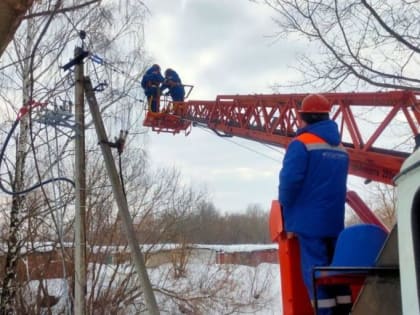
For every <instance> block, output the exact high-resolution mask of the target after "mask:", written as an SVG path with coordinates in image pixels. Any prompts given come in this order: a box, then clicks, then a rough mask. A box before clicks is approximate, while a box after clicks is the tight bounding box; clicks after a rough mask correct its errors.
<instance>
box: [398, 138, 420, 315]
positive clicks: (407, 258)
mask: <svg viewBox="0 0 420 315" xmlns="http://www.w3.org/2000/svg"><path fill="white" fill-rule="evenodd" d="M416 140H417V141H416V143H417V146H416V150H415V151H414V153H413V154H412V155H411V156H410V157H409V158H408V159H407V160H406V161H405V162H404V163H403V165H402V167H401V171H400V173H399V174H398V175H397V176H396V178H395V184H396V185H397V196H398V200H397V216H398V217H397V221H398V249H399V250H398V252H399V265H400V281H401V302H402V311H403V314H407V315H410V314H420V306H419V302H420V301H419V300H420V298H419V292H420V149H419V147H420V139H419V137H417V139H416Z"/></svg>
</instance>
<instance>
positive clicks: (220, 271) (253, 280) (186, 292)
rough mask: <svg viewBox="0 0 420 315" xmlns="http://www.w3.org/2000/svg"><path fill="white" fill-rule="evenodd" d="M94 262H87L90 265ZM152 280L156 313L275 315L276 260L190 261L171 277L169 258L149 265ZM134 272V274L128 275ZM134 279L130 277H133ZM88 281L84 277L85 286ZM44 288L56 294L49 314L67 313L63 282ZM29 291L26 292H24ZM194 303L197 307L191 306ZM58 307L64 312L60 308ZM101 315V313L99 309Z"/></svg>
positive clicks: (129, 310) (105, 271)
mask: <svg viewBox="0 0 420 315" xmlns="http://www.w3.org/2000/svg"><path fill="white" fill-rule="evenodd" d="M94 267H95V266H94V265H90V266H89V268H90V269H91V270H92V268H94ZM113 271H114V267H113V266H112V265H107V266H106V268H103V266H102V270H101V274H100V276H99V281H98V282H97V283H96V287H98V286H103V287H104V288H106V287H107V286H108V283H109V280H110V277H111V275H112V274H114V273H113ZM128 272H132V267H131V266H129V265H127V266H126V267H125V268H120V271H119V273H118V274H119V276H120V277H121V279H127V277H126V276H127V273H128ZM149 276H150V280H151V281H152V283H153V285H154V286H156V287H159V288H164V290H162V291H161V292H164V293H165V294H162V293H158V292H157V293H156V299H157V303H158V305H159V308H160V312H161V314H168V315H169V314H170V315H178V314H179V315H185V314H190V315H192V314H194V315H206V314H209V315H222V314H255V315H281V314H282V307H281V299H280V274H279V266H278V265H276V264H266V263H263V264H260V265H258V266H257V267H255V268H254V267H249V266H241V265H216V264H211V265H210V264H209V265H206V264H190V265H188V268H187V270H186V274H185V277H180V278H178V279H176V278H175V277H174V276H173V268H172V265H171V264H166V265H162V266H160V267H159V268H155V269H151V270H149ZM133 278H135V277H133ZM134 281H135V279H133V282H134ZM90 285H91V284H89V283H88V290H89V287H91V286H90ZM31 287H32V290H29V291H32V292H35V291H36V290H37V287H38V281H32V283H31ZM47 287H48V292H49V294H51V295H55V296H61V297H62V298H61V299H60V301H59V302H58V304H57V305H56V306H54V307H53V308H52V311H53V314H71V313H70V312H69V309H70V306H69V305H70V304H69V302H68V300H66V298H64V297H65V296H66V295H67V294H66V293H67V292H68V291H67V290H68V289H67V283H66V281H64V280H62V279H56V280H49V281H48V283H47ZM28 293H29V292H28ZM172 295H182V297H183V298H186V299H189V300H191V301H192V302H191V304H189V303H188V302H183V300H182V299H174V298H173V297H171V296H172ZM191 305H195V306H196V307H197V308H195V309H194V308H193V306H191ZM63 311H64V313H63ZM139 312H140V311H139V309H138V306H135V305H127V306H126V307H124V306H120V307H119V311H118V312H115V311H110V312H109V313H107V314H109V315H115V314H124V315H132V314H133V315H134V314H139ZM103 315H106V314H103Z"/></svg>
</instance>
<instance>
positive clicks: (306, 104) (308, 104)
mask: <svg viewBox="0 0 420 315" xmlns="http://www.w3.org/2000/svg"><path fill="white" fill-rule="evenodd" d="M330 110H331V104H330V102H329V101H328V99H327V98H326V97H325V96H324V95H321V94H309V95H308V96H306V97H305V98H304V99H303V101H302V105H301V107H300V109H299V113H329V112H330Z"/></svg>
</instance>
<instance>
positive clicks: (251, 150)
mask: <svg viewBox="0 0 420 315" xmlns="http://www.w3.org/2000/svg"><path fill="white" fill-rule="evenodd" d="M198 127H199V128H201V129H202V130H204V131H205V132H207V133H210V134H211V130H210V129H208V128H206V127H202V126H198ZM221 139H223V140H226V141H228V142H230V143H233V144H235V145H237V146H239V147H241V148H243V149H246V150H248V151H250V152H253V153H256V154H258V155H259V156H262V157H264V158H266V159H269V160H271V161H274V162H276V163H279V160H277V159H274V158H272V157H271V156H269V155H266V154H264V153H261V152H258V151H257V150H254V149H252V148H250V147H247V146H246V145H243V144H240V143H238V142H235V141H233V140H232V139H230V138H226V137H222V138H221ZM261 144H262V143H261ZM263 145H265V146H267V147H268V145H267V144H263ZM270 148H271V147H270ZM271 149H272V150H275V151H276V152H278V153H279V154H281V152H280V151H279V150H276V149H275V148H271Z"/></svg>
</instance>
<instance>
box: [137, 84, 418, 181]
mask: <svg viewBox="0 0 420 315" xmlns="http://www.w3.org/2000/svg"><path fill="white" fill-rule="evenodd" d="M306 95H307V94H272V95H220V96H218V97H217V98H216V100H215V101H194V100H191V101H188V102H184V103H178V104H177V105H176V106H174V108H173V109H172V108H169V109H167V110H165V112H164V114H163V115H160V116H159V117H160V118H159V119H151V118H150V117H149V116H150V114H154V113H148V116H147V117H146V119H145V121H144V125H145V126H150V127H152V128H153V129H154V130H155V131H157V132H161V131H162V132H173V133H178V132H180V131H182V130H186V129H188V128H189V127H190V126H191V123H192V122H193V123H198V124H200V123H201V124H203V125H204V126H205V127H207V128H210V129H213V130H215V131H218V132H220V133H224V134H227V135H232V136H238V137H242V138H246V139H249V140H253V141H258V142H263V143H268V144H272V145H276V146H279V147H283V148H284V147H286V146H287V145H288V143H289V142H290V141H291V140H292V138H293V136H294V133H295V132H296V130H297V129H298V127H299V126H300V119H299V116H298V115H297V108H298V106H299V105H300V103H301V101H302V99H303V98H304V97H305V96H306ZM323 95H325V96H326V97H327V98H328V99H329V100H330V101H331V103H332V104H333V111H332V119H334V120H336V121H337V122H339V125H340V131H341V135H343V134H347V135H348V137H349V139H350V141H349V142H343V145H344V146H345V148H346V149H347V151H348V153H349V155H350V171H349V172H350V174H353V175H356V176H360V177H363V178H366V179H368V180H373V181H379V182H382V183H387V184H391V183H392V179H393V177H394V176H395V175H396V174H397V173H398V171H399V169H400V167H401V164H402V162H403V161H404V159H405V158H406V157H407V156H408V155H409V152H399V151H395V150H392V149H388V148H381V147H378V146H376V147H375V141H376V140H377V139H378V138H379V136H380V135H381V134H382V133H383V132H384V130H385V129H386V128H387V127H388V126H389V125H390V123H391V122H392V121H397V120H398V121H401V120H402V119H404V120H405V122H404V121H402V123H404V124H406V125H407V126H408V127H409V128H410V129H411V131H412V133H413V135H417V134H419V125H420V105H419V103H418V100H417V99H416V94H415V93H414V92H411V91H391V92H366V93H325V94H323ZM360 107H365V108H368V107H376V108H379V107H381V108H384V110H386V111H387V113H388V114H387V115H386V117H385V118H384V119H383V121H382V122H381V123H380V124H379V126H377V127H376V129H375V130H374V131H373V133H372V134H371V135H370V137H368V138H367V139H364V137H362V132H361V130H360V125H359V123H358V121H357V120H358V119H357V117H355V114H354V110H355V109H356V108H360ZM397 115H398V117H397ZM153 118H155V117H153ZM400 123H401V122H400Z"/></svg>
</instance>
